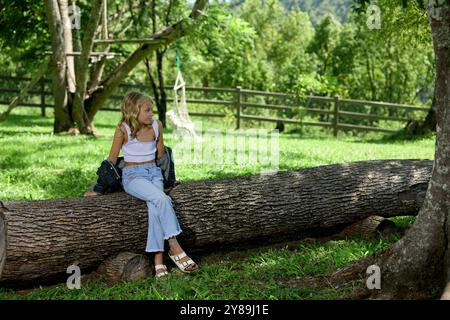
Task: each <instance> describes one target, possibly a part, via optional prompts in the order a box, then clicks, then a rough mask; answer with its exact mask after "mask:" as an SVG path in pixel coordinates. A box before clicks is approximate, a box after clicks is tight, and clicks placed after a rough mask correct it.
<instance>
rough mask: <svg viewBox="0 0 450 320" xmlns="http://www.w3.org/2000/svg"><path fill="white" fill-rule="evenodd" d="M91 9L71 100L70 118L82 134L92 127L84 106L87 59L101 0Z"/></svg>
mask: <svg viewBox="0 0 450 320" xmlns="http://www.w3.org/2000/svg"><path fill="white" fill-rule="evenodd" d="M92 2H93V4H92V9H91V14H90V17H89V21H88V24H87V27H86V30H85V32H84V35H83V40H82V49H81V56H80V57H79V59H78V63H77V73H76V85H77V90H76V92H75V96H74V99H73V109H72V116H73V119H74V120H75V122H76V123H77V127H78V129H79V130H80V132H81V133H83V134H92V133H93V131H92V127H91V126H90V122H91V121H90V119H89V118H88V116H87V113H86V111H85V106H84V100H85V98H86V87H87V80H88V73H89V72H88V71H89V66H88V65H89V59H90V54H91V52H92V48H93V46H94V37H95V31H96V29H97V26H98V23H99V21H100V17H101V14H102V2H103V0H95V1H92Z"/></svg>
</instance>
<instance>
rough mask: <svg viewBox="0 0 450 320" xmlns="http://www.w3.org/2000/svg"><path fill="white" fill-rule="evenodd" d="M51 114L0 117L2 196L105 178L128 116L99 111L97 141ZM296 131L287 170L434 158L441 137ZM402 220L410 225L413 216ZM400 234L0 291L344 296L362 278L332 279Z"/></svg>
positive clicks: (190, 174) (24, 295)
mask: <svg viewBox="0 0 450 320" xmlns="http://www.w3.org/2000/svg"><path fill="white" fill-rule="evenodd" d="M2 110H3V108H2V107H1V106H0V111H2ZM48 114H49V116H48V117H46V118H41V117H40V116H39V110H37V109H36V110H32V109H27V108H19V109H16V110H14V111H13V114H12V115H10V117H9V118H8V119H7V121H6V122H4V123H1V124H0V141H1V153H0V185H1V189H0V199H1V200H24V199H26V200H32V199H52V198H65V197H80V196H82V194H83V192H84V191H85V190H86V189H87V188H88V187H89V185H90V184H91V183H92V182H93V181H95V179H96V174H95V171H96V169H97V167H98V166H99V164H100V162H101V161H102V160H103V159H104V158H105V157H106V156H107V155H108V153H109V148H110V146H111V138H112V134H113V131H114V127H115V124H116V123H117V122H118V120H119V113H113V112H100V113H99V114H98V116H97V118H96V122H95V125H96V128H97V129H98V130H99V131H100V132H101V133H102V134H103V135H102V136H100V137H97V138H93V137H84V136H75V137H73V136H55V135H53V134H52V124H53V121H52V118H51V112H48ZM197 119H198V118H197ZM197 119H194V120H197ZM202 127H203V129H204V130H205V134H204V138H205V140H206V141H205V143H204V144H206V145H214V144H216V145H218V144H221V143H223V141H222V140H221V139H218V134H217V132H225V131H226V130H227V128H233V127H234V125H233V124H229V123H228V124H227V123H221V122H218V121H208V122H203V123H202ZM244 128H245V126H244ZM287 129H288V130H287V131H290V130H291V129H292V131H291V132H286V133H282V134H280V136H279V151H280V152H279V170H291V169H299V168H307V167H314V166H319V165H324V164H333V163H343V162H352V161H360V160H375V159H433V158H434V137H429V138H424V139H420V140H413V141H411V140H399V139H396V140H394V139H388V138H386V137H384V136H382V135H380V134H368V135H365V136H359V137H355V136H349V135H345V136H344V135H340V136H339V137H337V138H333V137H332V136H330V135H329V134H323V133H320V132H317V131H316V132H307V130H304V131H302V133H298V130H295V128H290V127H288V128H287ZM214 132H216V134H212V133H214ZM165 143H166V145H168V146H173V145H174V144H175V140H174V137H173V136H172V131H171V129H170V128H168V129H167V130H166V131H165ZM205 157H206V155H205ZM175 162H176V173H177V178H178V179H179V180H180V181H183V182H186V181H191V180H203V179H218V178H225V177H233V176H241V175H249V174H257V173H259V172H260V171H261V169H262V166H261V165H260V164H258V163H252V162H248V163H245V164H244V165H242V164H237V163H235V162H229V163H223V164H220V165H218V164H213V163H210V162H208V161H206V162H201V163H197V164H195V165H192V163H181V162H180V163H177V158H175ZM394 221H395V222H396V223H397V224H398V225H400V227H401V228H402V229H403V230H404V229H406V228H408V226H409V225H410V224H411V223H412V221H413V219H412V218H395V219H394ZM398 237H399V235H393V236H391V237H389V238H387V239H375V240H355V239H353V240H350V239H348V240H335V241H326V242H324V241H297V242H293V243H290V244H289V245H287V244H286V245H283V246H281V247H272V246H266V247H261V248H253V249H247V250H242V249H239V250H237V249H236V250H232V249H230V250H227V251H224V252H221V253H215V254H207V255H201V256H198V257H195V258H196V259H197V260H198V262H200V264H201V270H200V271H199V272H198V273H196V274H195V275H188V276H186V275H183V274H181V273H179V272H178V271H177V270H175V269H173V272H171V275H170V276H169V277H168V278H167V279H164V280H163V279H159V280H156V279H153V278H148V279H144V280H141V281H137V282H133V283H119V284H115V285H113V286H108V285H107V284H106V283H105V282H104V281H103V279H101V278H95V279H93V280H89V279H88V280H86V281H85V282H83V283H82V288H81V289H80V290H73V291H71V290H68V289H66V288H65V285H58V286H53V287H44V288H36V289H34V290H31V291H24V292H15V291H11V290H7V289H1V288H0V299H342V298H346V297H350V296H352V293H353V292H354V291H355V290H356V287H357V286H358V285H360V284H361V283H360V282H358V281H355V282H352V283H348V284H346V285H344V286H342V287H339V288H336V287H334V286H332V285H331V284H330V283H329V282H328V281H327V277H329V276H330V275H331V274H332V273H333V272H334V271H336V269H337V268H340V267H343V266H346V265H348V264H350V263H351V262H352V261H354V260H356V259H359V258H361V257H364V256H367V255H370V254H372V253H374V252H376V251H378V250H380V249H382V248H384V247H386V246H388V245H390V244H391V243H393V242H394V241H396V240H397V239H398ZM161 280H162V281H161Z"/></svg>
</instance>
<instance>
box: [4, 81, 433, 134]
mask: <svg viewBox="0 0 450 320" xmlns="http://www.w3.org/2000/svg"><path fill="white" fill-rule="evenodd" d="M30 80H31V78H26V77H9V76H0V82H1V81H3V82H5V81H11V82H13V83H14V84H16V83H17V85H14V86H13V88H10V87H3V86H0V104H9V103H10V101H11V99H10V98H9V99H5V97H4V96H3V94H4V93H6V94H9V96H11V95H15V94H18V93H19V90H20V89H19V88H20V82H22V81H30ZM50 83H51V81H50V80H49V79H41V80H40V81H39V82H38V84H37V85H36V86H35V87H34V88H33V90H31V91H29V96H30V97H35V98H36V97H39V98H38V100H39V102H19V104H18V105H20V106H26V107H37V108H40V109H41V115H42V116H45V113H46V108H53V105H52V104H50V103H49V102H50V101H52V99H51V96H52V92H51V88H50ZM166 89H167V90H168V92H170V91H171V89H172V87H170V86H167V87H166ZM119 90H123V91H130V90H140V91H148V90H149V86H145V85H138V84H121V85H119ZM194 92H200V93H202V94H203V96H202V99H195V98H188V99H187V100H186V101H187V103H188V104H206V105H212V106H214V105H221V106H226V107H227V108H230V109H231V110H232V112H233V114H234V117H235V120H236V129H239V128H240V127H241V122H242V121H244V120H256V121H269V122H283V123H290V124H298V125H301V126H319V127H323V128H329V129H331V130H332V131H333V135H334V136H337V134H338V132H339V131H340V130H356V131H380V132H395V131H396V129H392V128H381V127H377V126H367V125H356V124H351V123H348V122H347V123H346V122H344V121H342V119H343V118H344V119H345V118H356V119H366V120H368V121H371V122H373V121H378V120H388V121H398V122H408V121H411V120H419V119H424V118H425V113H424V112H427V111H428V110H429V107H425V106H412V105H405V104H396V103H386V102H378V101H366V100H352V99H342V98H340V97H337V96H336V97H321V96H308V97H307V103H306V105H308V104H311V103H315V104H317V103H324V104H327V107H325V108H323V107H319V108H310V107H305V106H303V105H304V104H305V103H304V102H303V103H299V102H295V99H292V98H293V97H292V96H291V95H289V94H285V93H276V92H263V91H255V90H246V89H243V88H241V87H236V88H233V89H231V88H207V87H201V88H200V87H186V93H187V95H188V97H189V93H194ZM212 94H222V95H223V94H225V95H228V96H229V97H231V98H230V99H228V100H226V99H205V97H209V96H211V95H212ZM122 97H123V96H122V95H112V96H111V97H110V98H109V101H120V100H121V99H122ZM255 98H259V99H260V100H261V99H263V100H264V102H263V103H255V102H252V101H249V100H252V99H255ZM266 98H267V100H269V99H278V100H282V101H284V103H283V102H282V103H267V101H266V100H265V99H266ZM35 100H36V99H35ZM167 101H168V102H173V98H171V97H168V98H167ZM287 101H290V102H289V103H287ZM292 101H294V102H292ZM343 106H345V108H343ZM352 106H366V107H367V106H368V107H371V108H372V107H375V108H389V109H393V110H397V111H396V112H391V113H399V112H398V110H403V112H402V113H403V116H402V117H398V116H384V115H379V114H371V113H364V112H354V110H352ZM252 108H253V109H254V108H256V109H259V110H261V109H266V110H268V109H271V110H277V111H278V113H283V112H291V115H292V114H293V115H294V116H292V117H264V116H260V115H257V114H249V113H245V112H246V111H248V110H251V109H252ZM345 109H346V110H345ZM101 110H106V111H120V109H119V108H108V107H104V108H102V109H101ZM349 110H350V111H349ZM155 111H156V110H155ZM414 111H419V112H420V116H419V117H417V115H416V116H415V115H413V114H412V113H413V112H414ZM317 114H319V115H322V116H321V120H320V121H307V120H304V119H303V118H305V116H306V115H317ZM189 115H190V116H199V117H226V115H227V114H226V113H223V112H221V113H220V112H207V113H205V112H192V111H190V112H189ZM310 118H311V117H310ZM323 119H326V120H325V121H323Z"/></svg>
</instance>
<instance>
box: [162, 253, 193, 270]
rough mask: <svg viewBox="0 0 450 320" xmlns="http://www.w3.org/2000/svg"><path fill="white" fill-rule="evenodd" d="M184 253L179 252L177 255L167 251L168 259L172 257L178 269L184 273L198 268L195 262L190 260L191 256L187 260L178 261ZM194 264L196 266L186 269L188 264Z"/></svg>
mask: <svg viewBox="0 0 450 320" xmlns="http://www.w3.org/2000/svg"><path fill="white" fill-rule="evenodd" d="M186 256H187V255H186V253H185V252H184V251H183V252H182V253H180V254H177V255H171V254H170V253H169V257H170V259H172V261H173V262H174V263H175V264H176V266H177V267H178V269H180V270H181V271H183V272H185V273H189V272H193V271H195V270H197V269H198V266H197V264H196V263H195V262H194V260H192V259H191V258H189V260H187V261H183V262H180V260H181V259H183V258H184V257H186ZM192 265H195V266H196V267H195V268H194V269H192V270H186V269H187V268H188V267H189V266H192Z"/></svg>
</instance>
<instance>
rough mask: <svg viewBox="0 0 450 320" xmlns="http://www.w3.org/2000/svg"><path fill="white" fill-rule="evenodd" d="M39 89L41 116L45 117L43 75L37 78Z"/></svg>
mask: <svg viewBox="0 0 450 320" xmlns="http://www.w3.org/2000/svg"><path fill="white" fill-rule="evenodd" d="M39 83H40V85H41V86H40V90H41V117H45V82H44V77H42V78H41V79H40V80H39Z"/></svg>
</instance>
